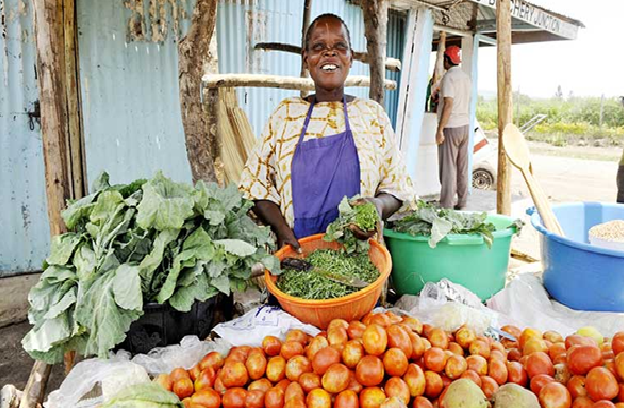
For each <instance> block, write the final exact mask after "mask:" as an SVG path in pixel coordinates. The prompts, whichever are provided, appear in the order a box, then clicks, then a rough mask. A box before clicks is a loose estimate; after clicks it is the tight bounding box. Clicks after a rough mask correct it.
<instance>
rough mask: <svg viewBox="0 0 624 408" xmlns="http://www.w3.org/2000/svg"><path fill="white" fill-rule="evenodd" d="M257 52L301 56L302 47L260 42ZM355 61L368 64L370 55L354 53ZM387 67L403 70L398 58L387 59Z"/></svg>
mask: <svg viewBox="0 0 624 408" xmlns="http://www.w3.org/2000/svg"><path fill="white" fill-rule="evenodd" d="M254 49H256V50H266V51H283V52H290V53H293V54H301V47H299V46H297V45H292V44H284V43H279V42H259V43H257V44H256V46H255V47H254ZM351 54H352V55H353V59H354V60H356V61H359V62H361V63H363V64H368V62H369V58H368V53H366V52H360V51H352V52H351ZM385 66H386V69H388V70H390V71H394V72H398V71H400V70H401V60H399V59H396V58H385Z"/></svg>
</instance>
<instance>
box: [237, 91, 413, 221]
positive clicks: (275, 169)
mask: <svg viewBox="0 0 624 408" xmlns="http://www.w3.org/2000/svg"><path fill="white" fill-rule="evenodd" d="M309 108H310V103H309V102H307V101H305V100H303V99H301V98H299V97H293V98H287V99H285V100H283V101H282V102H281V103H280V104H279V106H278V107H277V108H276V109H275V112H273V114H272V115H271V117H270V118H269V122H268V123H267V125H266V127H265V129H264V132H263V133H262V137H261V139H260V140H259V141H258V145H257V146H256V148H255V149H254V151H253V152H252V153H251V155H250V156H249V159H248V160H247V164H246V165H245V169H244V170H243V174H242V176H241V181H240V185H239V188H240V189H241V191H243V195H244V196H245V198H247V199H250V200H269V201H273V202H274V203H276V204H277V205H278V206H279V207H280V209H281V212H282V214H283V215H284V218H285V219H286V222H287V223H288V225H289V226H290V227H293V225H294V218H295V217H294V211H293V205H292V185H291V176H290V175H291V163H292V158H293V155H294V153H295V148H296V146H297V142H298V141H299V136H300V134H301V129H302V128H303V123H304V121H305V118H306V115H307V113H308V109H309ZM347 112H348V115H349V122H350V125H351V130H352V132H353V138H354V140H355V144H356V146H357V149H358V155H359V159H360V191H361V196H362V197H374V196H376V195H377V194H380V193H386V194H391V195H393V196H394V197H396V198H397V199H399V200H401V201H403V202H405V203H408V202H409V203H411V202H413V201H414V200H415V199H416V196H415V193H414V189H413V186H412V181H411V179H410V177H409V175H408V172H407V167H406V166H405V162H404V161H403V158H402V156H401V152H400V150H399V147H398V142H397V140H396V137H395V134H394V131H393V129H392V125H391V124H390V119H389V118H388V116H387V115H386V112H385V111H384V109H383V107H381V105H379V104H378V103H377V102H375V101H371V100H367V99H360V98H355V99H354V100H353V101H351V102H348V103H347ZM344 131H345V121H344V114H343V104H342V102H317V103H316V104H315V106H314V110H313V111H312V115H311V118H310V124H309V125H308V131H307V133H306V135H305V138H304V141H307V140H310V139H313V138H323V137H325V136H331V135H335V134H337V133H341V132H344ZM311 171H313V169H311Z"/></svg>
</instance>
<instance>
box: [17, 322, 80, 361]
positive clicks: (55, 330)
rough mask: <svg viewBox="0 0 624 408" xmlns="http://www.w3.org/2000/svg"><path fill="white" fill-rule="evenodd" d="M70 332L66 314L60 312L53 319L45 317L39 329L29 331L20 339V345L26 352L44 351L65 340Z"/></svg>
mask: <svg viewBox="0 0 624 408" xmlns="http://www.w3.org/2000/svg"><path fill="white" fill-rule="evenodd" d="M70 334H71V331H70V327H69V321H68V319H67V316H66V315H65V314H61V315H60V316H57V317H56V318H54V319H46V320H45V322H44V323H43V324H42V325H41V327H40V328H39V329H36V330H35V329H34V330H31V331H29V332H28V333H27V334H26V336H25V337H24V339H23V340H22V345H23V346H24V350H26V351H27V352H31V351H38V352H41V353H45V352H48V351H50V349H51V348H52V347H53V346H54V345H55V344H57V343H59V342H64V341H66V340H67V338H68V337H69V336H70Z"/></svg>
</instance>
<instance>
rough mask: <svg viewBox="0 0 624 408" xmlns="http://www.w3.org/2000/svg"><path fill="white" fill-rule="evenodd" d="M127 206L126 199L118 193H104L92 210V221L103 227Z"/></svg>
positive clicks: (109, 191) (100, 195)
mask: <svg viewBox="0 0 624 408" xmlns="http://www.w3.org/2000/svg"><path fill="white" fill-rule="evenodd" d="M120 206H121V208H123V207H124V206H125V202H124V199H123V197H122V195H121V194H119V192H118V191H115V190H108V191H103V192H101V193H100V194H99V195H98V198H97V201H96V202H95V205H94V206H93V209H92V210H91V215H90V217H89V218H90V220H91V223H93V224H95V225H99V226H102V225H104V224H105V223H107V222H110V220H111V219H112V218H113V217H114V216H115V215H116V214H117V213H118V212H119V211H120V208H119V207H120Z"/></svg>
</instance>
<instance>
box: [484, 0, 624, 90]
mask: <svg viewBox="0 0 624 408" xmlns="http://www.w3.org/2000/svg"><path fill="white" fill-rule="evenodd" d="M531 2H532V3H534V4H537V5H540V6H543V7H545V8H548V9H550V10H553V11H556V12H558V13H561V14H563V15H566V16H569V17H571V18H575V19H577V20H581V21H582V22H583V24H584V25H585V27H586V28H581V29H580V30H579V34H578V38H577V39H576V40H574V41H553V42H542V43H534V44H518V45H514V46H512V56H511V61H512V85H513V90H514V92H517V91H518V87H519V88H520V92H521V93H522V94H524V95H529V96H533V97H549V96H553V95H554V94H555V92H556V91H557V86H558V85H561V88H562V91H563V95H565V96H567V95H569V93H570V91H572V92H573V93H574V95H576V96H600V95H602V94H605V95H606V96H620V95H622V96H624V46H623V45H622V44H621V38H622V36H623V35H624V31H623V29H624V0H532V1H531ZM478 75H479V92H480V93H481V94H483V93H489V92H495V91H496V47H482V48H481V49H480V50H479V74H478Z"/></svg>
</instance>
